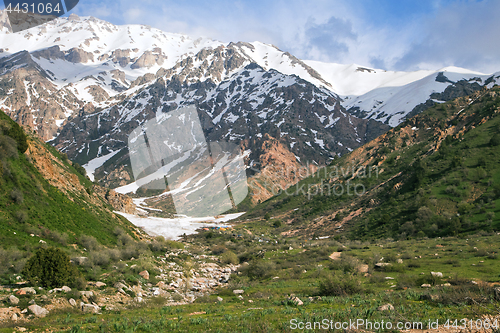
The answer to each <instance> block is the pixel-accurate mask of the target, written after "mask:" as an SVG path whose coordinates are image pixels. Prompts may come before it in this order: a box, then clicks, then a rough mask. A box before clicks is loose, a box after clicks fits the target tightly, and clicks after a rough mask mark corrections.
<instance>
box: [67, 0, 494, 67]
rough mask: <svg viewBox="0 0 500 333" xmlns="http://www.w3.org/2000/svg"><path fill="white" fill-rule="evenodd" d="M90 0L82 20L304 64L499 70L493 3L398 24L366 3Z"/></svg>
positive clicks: (434, 4)
mask: <svg viewBox="0 0 500 333" xmlns="http://www.w3.org/2000/svg"><path fill="white" fill-rule="evenodd" d="M92 1H94V0H89V1H88V2H86V3H83V2H81V4H80V5H79V6H78V7H77V8H78V11H79V14H82V15H93V16H97V17H99V18H102V19H105V20H109V21H111V22H113V23H116V24H124V23H140V24H148V25H151V26H154V27H157V28H159V29H162V30H165V31H168V32H177V33H185V34H189V35H192V36H195V37H198V36H205V37H212V38H214V39H218V40H221V41H224V42H230V41H255V40H259V41H262V42H265V43H272V44H274V45H276V46H278V47H279V48H281V49H282V50H284V51H289V52H290V53H292V54H294V55H295V56H297V57H299V58H302V59H313V60H321V61H328V62H338V63H357V64H360V65H363V66H371V67H379V68H380V67H383V68H384V69H399V70H409V69H422V68H428V69H431V68H432V69H437V68H440V67H444V66H449V65H455V66H461V67H466V68H470V69H473V70H479V71H485V72H492V71H497V70H500V57H499V56H498V54H500V38H499V37H498V36H500V20H499V19H498V18H497V14H498V13H500V1H495V0H484V1H481V2H477V1H471V0H468V1H459V2H456V1H453V0H451V3H450V1H442V0H436V1H428V2H426V4H427V6H428V9H426V10H424V11H421V12H419V13H418V14H412V13H408V14H407V17H406V16H405V17H404V18H403V19H401V18H396V19H395V18H394V17H395V15H394V13H389V12H387V11H390V10H391V7H390V5H386V7H387V6H389V9H388V8H382V7H381V6H379V5H378V4H375V5H374V3H373V2H371V1H368V0H360V1H357V2H356V3H354V2H351V1H347V0H334V1H332V0H316V1H314V3H311V2H310V1H306V0H288V1H285V0H276V1H272V2H269V1H267V2H265V1H262V0H255V1H252V2H250V1H243V0H239V1H229V0H221V1H216V2H205V1H201V0H198V1H196V0H195V1H190V2H186V1H170V0H166V1H161V2H158V1H152V0H146V1H141V2H140V6H139V3H137V2H135V1H131V0H117V1H108V2H106V3H105V4H103V3H94V2H92ZM374 11H376V12H374ZM389 14H391V15H392V16H391V15H389ZM384 15H387V18H386V17H385V16H384ZM398 15H399V13H398Z"/></svg>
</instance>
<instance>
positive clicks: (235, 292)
mask: <svg viewBox="0 0 500 333" xmlns="http://www.w3.org/2000/svg"><path fill="white" fill-rule="evenodd" d="M244 293H245V291H244V290H241V289H236V290H233V294H236V295H240V294H244Z"/></svg>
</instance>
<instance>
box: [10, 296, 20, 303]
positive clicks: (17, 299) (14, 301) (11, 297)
mask: <svg viewBox="0 0 500 333" xmlns="http://www.w3.org/2000/svg"><path fill="white" fill-rule="evenodd" d="M9 302H10V304H12V305H17V304H19V298H17V297H16V296H14V295H10V296H9Z"/></svg>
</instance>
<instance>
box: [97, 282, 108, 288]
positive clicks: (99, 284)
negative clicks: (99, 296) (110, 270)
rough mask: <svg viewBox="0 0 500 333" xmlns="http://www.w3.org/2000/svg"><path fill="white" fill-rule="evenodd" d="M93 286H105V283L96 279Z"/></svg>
mask: <svg viewBox="0 0 500 333" xmlns="http://www.w3.org/2000/svg"><path fill="white" fill-rule="evenodd" d="M95 286H96V287H97V288H101V287H106V283H104V282H101V281H97V282H96V283H95Z"/></svg>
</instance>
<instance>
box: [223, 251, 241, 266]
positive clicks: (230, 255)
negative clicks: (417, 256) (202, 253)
mask: <svg viewBox="0 0 500 333" xmlns="http://www.w3.org/2000/svg"><path fill="white" fill-rule="evenodd" d="M220 261H221V262H222V263H223V264H233V265H237V264H238V263H239V262H240V261H239V259H238V256H237V255H236V253H234V252H232V251H226V252H224V253H223V254H222V255H221V256H220Z"/></svg>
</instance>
